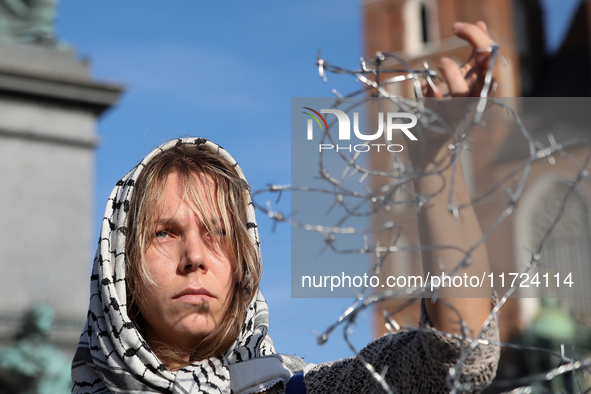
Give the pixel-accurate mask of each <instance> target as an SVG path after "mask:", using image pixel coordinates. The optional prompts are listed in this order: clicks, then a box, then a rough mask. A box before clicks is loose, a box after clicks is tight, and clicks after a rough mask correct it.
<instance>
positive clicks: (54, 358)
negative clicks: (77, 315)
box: [0, 305, 71, 394]
mask: <svg viewBox="0 0 591 394" xmlns="http://www.w3.org/2000/svg"><path fill="white" fill-rule="evenodd" d="M53 318H54V314H53V309H51V307H49V306H46V305H37V306H35V307H33V308H31V310H29V312H27V314H26V315H25V319H24V321H23V324H22V327H21V330H20V332H19V334H18V335H17V337H16V343H15V344H14V345H12V346H10V347H7V348H4V349H1V350H0V394H8V393H10V394H50V393H51V394H61V393H64V394H67V393H70V390H71V380H70V362H69V361H68V360H67V359H66V358H65V357H64V355H63V354H62V353H61V352H60V351H59V350H58V349H56V348H55V347H54V346H53V345H52V344H50V343H49V338H48V337H49V333H50V332H51V327H52V325H53Z"/></svg>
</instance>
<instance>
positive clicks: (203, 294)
mask: <svg viewBox="0 0 591 394" xmlns="http://www.w3.org/2000/svg"><path fill="white" fill-rule="evenodd" d="M214 298H216V297H214V296H213V294H211V293H210V292H209V291H208V290H207V289H206V288H204V287H187V288H186V289H184V290H183V291H181V292H180V293H178V294H177V295H175V296H174V297H173V299H175V300H182V301H185V302H204V301H208V300H211V299H214Z"/></svg>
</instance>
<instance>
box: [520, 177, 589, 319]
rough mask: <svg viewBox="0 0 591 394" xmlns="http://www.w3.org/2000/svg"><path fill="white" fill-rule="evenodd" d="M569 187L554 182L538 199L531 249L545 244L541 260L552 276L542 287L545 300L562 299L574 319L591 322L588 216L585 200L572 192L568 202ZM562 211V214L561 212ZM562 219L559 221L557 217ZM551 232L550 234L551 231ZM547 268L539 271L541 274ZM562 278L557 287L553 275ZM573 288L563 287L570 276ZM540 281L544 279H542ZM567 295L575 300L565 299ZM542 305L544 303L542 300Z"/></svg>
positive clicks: (532, 218) (563, 183)
mask: <svg viewBox="0 0 591 394" xmlns="http://www.w3.org/2000/svg"><path fill="white" fill-rule="evenodd" d="M569 187H570V185H569V184H568V183H565V182H558V181H556V182H553V183H552V184H551V186H550V187H548V188H547V189H546V191H545V193H543V194H542V195H541V197H540V198H539V200H538V202H537V204H536V205H535V208H534V210H533V212H532V215H531V219H530V228H531V242H530V245H531V248H532V250H537V248H538V247H539V245H540V243H541V242H542V241H543V242H544V243H543V245H542V256H541V260H542V263H543V265H544V266H545V267H546V268H547V270H548V274H549V277H550V280H549V283H548V287H546V286H545V285H546V283H545V282H544V283H543V286H541V296H542V297H544V298H548V297H551V298H559V300H558V301H559V304H560V305H561V306H562V307H564V308H567V309H568V310H569V311H570V312H571V313H572V314H573V316H575V317H576V318H577V319H579V320H581V321H584V322H587V323H589V322H591V314H590V311H591V290H590V287H589V283H590V282H591V249H590V246H589V244H590V240H591V232H590V229H589V213H588V211H587V206H586V204H585V201H584V200H583V198H581V196H580V195H579V194H578V193H577V192H576V191H573V192H572V193H571V195H570V197H569V198H568V200H566V203H565V196H566V194H567V192H568V190H569ZM561 211H562V214H560V212H561ZM559 216H560V219H558V221H556V218H557V217H559ZM550 229H552V231H551V232H549V230H550ZM546 268H542V269H540V270H539V273H540V275H542V273H545V272H546ZM556 274H558V275H559V278H560V280H559V282H558V284H557V282H556V278H555V277H554V275H556ZM569 275H570V278H571V280H572V281H573V282H574V285H573V286H572V287H569V286H568V285H567V284H564V280H565V279H566V278H567V277H569ZM540 279H541V278H540ZM567 295H571V296H572V295H574V297H570V298H565V297H566V296H567ZM542 302H543V301H542Z"/></svg>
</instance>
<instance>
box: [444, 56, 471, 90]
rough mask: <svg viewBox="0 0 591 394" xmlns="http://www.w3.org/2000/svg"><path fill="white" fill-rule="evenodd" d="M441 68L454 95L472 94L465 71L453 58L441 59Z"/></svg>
mask: <svg viewBox="0 0 591 394" xmlns="http://www.w3.org/2000/svg"><path fill="white" fill-rule="evenodd" d="M439 70H440V71H441V73H442V74H443V78H444V79H445V82H446V83H447V86H448V88H449V93H450V94H451V95H452V96H453V97H465V96H468V95H469V94H470V85H469V84H468V81H466V79H465V76H464V73H463V72H462V70H460V67H458V65H457V64H456V62H454V61H453V60H451V59H449V58H447V57H444V58H441V60H440V61H439Z"/></svg>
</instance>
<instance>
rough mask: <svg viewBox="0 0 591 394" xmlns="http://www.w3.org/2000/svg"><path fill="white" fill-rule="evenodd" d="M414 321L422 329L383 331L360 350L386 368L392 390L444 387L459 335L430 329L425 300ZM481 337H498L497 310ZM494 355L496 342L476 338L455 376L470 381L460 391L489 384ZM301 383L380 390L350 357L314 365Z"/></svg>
mask: <svg viewBox="0 0 591 394" xmlns="http://www.w3.org/2000/svg"><path fill="white" fill-rule="evenodd" d="M494 303H496V300H495V301H494ZM419 327H421V328H425V329H427V331H425V330H417V331H406V332H402V333H397V334H388V335H385V336H383V337H381V338H379V339H376V340H375V341H373V342H371V343H370V344H369V345H368V346H366V347H365V348H364V349H363V350H362V351H361V352H360V354H361V356H363V358H364V359H365V360H366V361H367V362H369V363H370V364H372V365H373V367H374V369H375V370H376V371H377V372H378V373H381V372H382V371H383V369H384V367H387V368H388V371H387V373H386V381H387V383H388V384H389V385H390V387H391V389H392V392H394V393H422V394H424V393H448V392H449V391H450V386H449V384H450V382H451V380H450V379H449V377H448V374H449V371H450V368H452V367H454V366H455V364H456V362H457V361H458V359H459V356H460V353H461V349H460V346H461V341H460V340H458V339H453V338H450V337H447V336H444V335H442V334H439V333H436V332H434V331H433V332H429V330H431V329H432V328H431V324H430V322H429V320H428V318H427V314H426V311H425V304H424V300H423V301H422V302H421V320H420V323H419ZM481 339H483V340H488V341H491V342H493V343H498V341H499V328H498V317H497V316H495V318H494V320H493V321H492V322H491V324H490V325H489V326H488V327H487V328H486V329H485V331H484V332H483V334H482V336H481ZM499 356H500V349H499V346H497V345H492V344H490V345H489V344H479V345H478V347H476V348H475V349H474V350H473V351H472V352H471V353H470V354H469V356H468V357H467V358H466V359H465V361H464V362H463V364H462V367H461V369H460V371H459V376H460V382H462V383H473V384H474V385H473V386H471V388H470V389H466V390H465V391H464V392H469V393H479V392H481V391H482V390H483V389H484V388H485V387H486V386H487V385H488V384H490V382H491V381H492V380H493V378H494V377H495V373H496V370H497V364H498V361H499ZM304 384H305V386H306V393H308V394H323V393H381V392H385V391H384V390H382V389H381V388H380V385H379V384H378V383H377V382H376V380H375V379H373V378H372V376H371V374H370V372H369V371H368V370H367V369H366V368H365V367H364V366H363V364H362V363H361V362H360V361H359V360H358V359H357V358H355V357H353V358H348V359H342V360H338V361H334V362H330V363H323V364H319V365H316V366H315V367H313V368H312V369H311V370H309V371H308V372H307V373H306V375H305V378H304ZM458 391H459V392H463V390H458Z"/></svg>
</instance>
